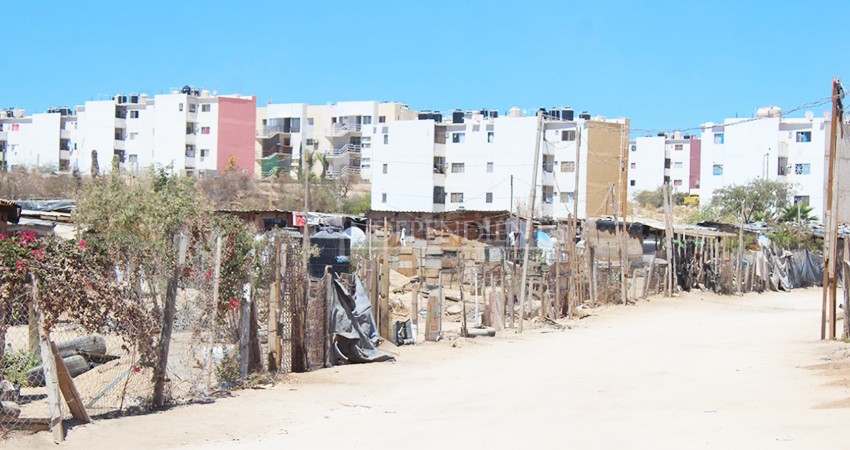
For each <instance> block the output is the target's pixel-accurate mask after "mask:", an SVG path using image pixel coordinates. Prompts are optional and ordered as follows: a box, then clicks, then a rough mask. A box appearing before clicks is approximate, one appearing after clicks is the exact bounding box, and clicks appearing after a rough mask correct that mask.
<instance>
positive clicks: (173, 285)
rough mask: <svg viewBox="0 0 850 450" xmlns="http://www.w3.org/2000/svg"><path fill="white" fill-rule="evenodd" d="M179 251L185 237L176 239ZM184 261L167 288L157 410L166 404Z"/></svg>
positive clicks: (157, 375)
mask: <svg viewBox="0 0 850 450" xmlns="http://www.w3.org/2000/svg"><path fill="white" fill-rule="evenodd" d="M174 243H175V246H176V248H177V249H179V248H181V247H182V245H183V235H182V234H177V235H176V236H175V239H174ZM181 264H182V261H180V260H179V258H178V261H177V263H176V264H175V265H174V269H173V272H172V274H171V277H169V279H168V283H167V284H166V287H165V307H164V308H163V312H162V332H161V333H160V337H159V348H158V349H157V350H158V357H159V360H158V361H157V365H156V367H154V386H153V405H154V407H155V408H159V407H162V406H163V405H164V404H165V382H166V381H167V378H168V375H167V372H168V350H169V347H170V345H171V332H172V329H173V327H174V314H175V313H176V311H177V281H178V279H179V277H180V271H181Z"/></svg>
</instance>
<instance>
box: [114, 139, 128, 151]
mask: <svg viewBox="0 0 850 450" xmlns="http://www.w3.org/2000/svg"><path fill="white" fill-rule="evenodd" d="M113 145H114V148H115V150H126V149H127V144H126V143H125V142H124V140H123V139H116V140H115V143H114V144H113Z"/></svg>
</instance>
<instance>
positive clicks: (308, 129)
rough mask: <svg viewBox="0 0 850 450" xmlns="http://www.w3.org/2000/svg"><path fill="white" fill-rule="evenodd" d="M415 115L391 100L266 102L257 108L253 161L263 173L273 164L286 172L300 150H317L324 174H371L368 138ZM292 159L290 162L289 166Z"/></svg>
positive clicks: (271, 167)
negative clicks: (322, 159)
mask: <svg viewBox="0 0 850 450" xmlns="http://www.w3.org/2000/svg"><path fill="white" fill-rule="evenodd" d="M415 118H416V113H415V112H414V111H411V110H410V109H408V107H407V105H405V104H402V103H396V102H375V101H355V102H338V103H334V104H330V105H307V104H304V103H288V104H269V105H268V106H265V107H261V108H258V111H257V120H258V123H257V147H256V152H257V161H258V169H259V172H260V173H261V174H262V176H268V174H269V172H270V171H271V170H273V168H274V167H278V166H279V167H281V168H282V169H283V170H284V171H285V172H291V170H292V168H293V167H294V166H297V165H298V161H299V160H300V158H301V151H302V150H310V151H318V152H320V153H322V154H323V155H324V156H325V158H326V160H327V162H328V172H327V174H326V175H327V177H328V178H337V177H340V176H343V175H346V174H358V175H360V177H361V178H363V179H366V180H368V179H369V178H370V176H371V153H372V150H371V147H372V139H373V136H374V135H375V134H376V133H378V130H379V127H380V126H381V125H382V124H385V123H389V122H394V121H397V120H411V119H415ZM293 162H294V164H293Z"/></svg>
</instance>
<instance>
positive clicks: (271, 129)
mask: <svg viewBox="0 0 850 450" xmlns="http://www.w3.org/2000/svg"><path fill="white" fill-rule="evenodd" d="M281 134H287V135H288V134H292V131H291V128H290V127H289V126H285V125H283V124H277V125H268V126H264V127H262V128H260V129H259V130H257V140H258V141H260V140H263V139H271V138H273V137H276V136H278V135H281Z"/></svg>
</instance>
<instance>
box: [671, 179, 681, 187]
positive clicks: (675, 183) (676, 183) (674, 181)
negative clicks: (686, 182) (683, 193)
mask: <svg viewBox="0 0 850 450" xmlns="http://www.w3.org/2000/svg"><path fill="white" fill-rule="evenodd" d="M681 185H682V180H673V186H681Z"/></svg>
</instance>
